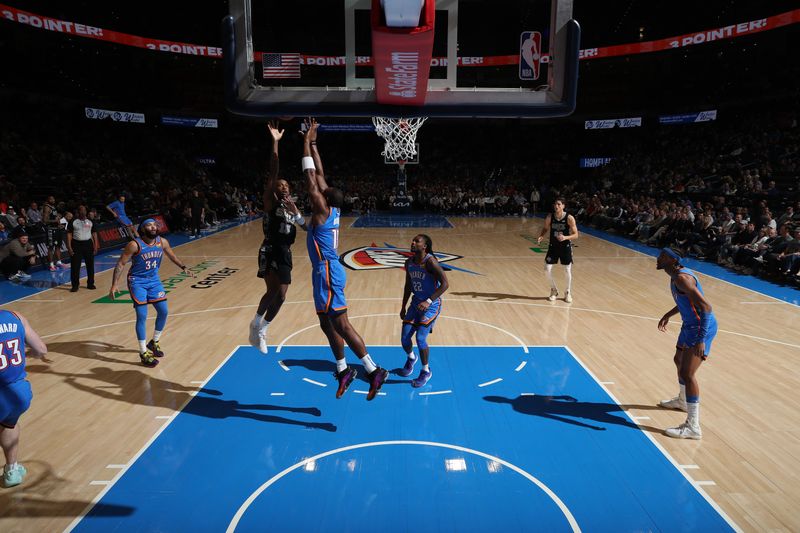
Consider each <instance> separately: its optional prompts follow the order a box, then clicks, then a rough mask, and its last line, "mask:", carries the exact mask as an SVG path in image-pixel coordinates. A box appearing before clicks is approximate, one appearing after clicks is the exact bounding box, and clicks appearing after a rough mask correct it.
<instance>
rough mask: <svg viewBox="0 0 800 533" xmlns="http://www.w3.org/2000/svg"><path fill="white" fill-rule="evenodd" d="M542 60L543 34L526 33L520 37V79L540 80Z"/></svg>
mask: <svg viewBox="0 0 800 533" xmlns="http://www.w3.org/2000/svg"><path fill="white" fill-rule="evenodd" d="M541 59H542V34H541V33H539V32H538V31H524V32H522V33H521V34H520V36H519V79H521V80H536V79H538V78H539V62H540V61H541Z"/></svg>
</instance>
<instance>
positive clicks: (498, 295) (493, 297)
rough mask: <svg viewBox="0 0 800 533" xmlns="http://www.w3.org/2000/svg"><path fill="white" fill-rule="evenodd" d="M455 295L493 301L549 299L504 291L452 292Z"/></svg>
mask: <svg viewBox="0 0 800 533" xmlns="http://www.w3.org/2000/svg"><path fill="white" fill-rule="evenodd" d="M448 294H451V295H453V296H470V297H472V298H488V299H489V300H490V301H492V302H496V301H497V300H535V301H541V300H547V296H524V295H522V294H506V293H502V292H450V293H448Z"/></svg>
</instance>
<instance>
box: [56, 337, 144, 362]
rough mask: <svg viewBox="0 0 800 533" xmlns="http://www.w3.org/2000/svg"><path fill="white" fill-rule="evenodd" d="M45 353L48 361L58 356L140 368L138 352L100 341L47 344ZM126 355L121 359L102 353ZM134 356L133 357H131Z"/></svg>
mask: <svg viewBox="0 0 800 533" xmlns="http://www.w3.org/2000/svg"><path fill="white" fill-rule="evenodd" d="M47 351H48V352H50V354H48V358H49V359H53V358H57V357H58V354H63V355H70V356H72V357H80V358H81V359H91V360H92V361H101V362H104V363H121V364H124V365H133V366H141V362H140V361H139V357H138V355H139V351H138V350H134V349H126V348H125V347H124V346H121V345H119V344H110V343H107V342H100V341H73V342H48V343H47ZM109 352H110V353H115V354H127V355H124V356H122V357H119V358H116V357H107V356H105V355H101V354H103V353H109ZM132 354H135V355H132Z"/></svg>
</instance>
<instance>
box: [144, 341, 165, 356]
mask: <svg viewBox="0 0 800 533" xmlns="http://www.w3.org/2000/svg"><path fill="white" fill-rule="evenodd" d="M147 349H148V350H150V351H151V352H153V355H154V356H156V357H164V350H162V349H161V346H160V345H159V344H158V341H155V340H152V339H151V340H150V342H148V343H147Z"/></svg>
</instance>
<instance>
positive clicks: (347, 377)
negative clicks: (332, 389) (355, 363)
mask: <svg viewBox="0 0 800 533" xmlns="http://www.w3.org/2000/svg"><path fill="white" fill-rule="evenodd" d="M357 374H358V371H357V370H356V369H355V368H352V367H349V366H348V367H347V368H345V369H344V370H342V371H341V372H334V373H333V376H334V377H335V378H336V380H337V381H338V382H339V388H338V389H336V399H339V398H341V397H342V395H343V394H344V393H345V392H347V388H348V387H349V386H350V384H351V383H352V382H353V380H354V379H356V375H357Z"/></svg>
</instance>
